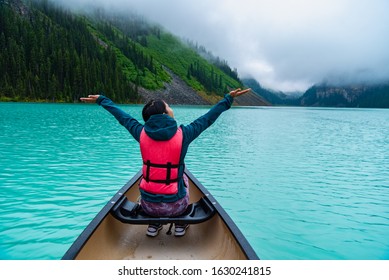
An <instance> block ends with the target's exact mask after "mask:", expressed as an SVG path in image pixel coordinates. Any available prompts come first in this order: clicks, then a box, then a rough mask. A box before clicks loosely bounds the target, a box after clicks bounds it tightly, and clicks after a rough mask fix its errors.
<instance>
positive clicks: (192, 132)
mask: <svg viewBox="0 0 389 280" xmlns="http://www.w3.org/2000/svg"><path fill="white" fill-rule="evenodd" d="M233 101H234V99H233V97H232V96H231V95H229V94H226V95H225V96H224V98H223V99H222V100H220V101H219V102H218V103H217V104H215V105H214V106H213V107H212V108H211V109H210V110H209V111H208V112H207V113H206V114H204V115H203V116H201V117H199V118H198V119H196V120H195V121H193V122H192V123H191V124H189V125H182V126H181V127H182V130H183V133H184V137H185V140H184V141H185V142H186V143H187V144H189V143H190V142H192V141H193V140H194V139H196V138H197V137H198V136H199V135H200V134H201V133H202V132H203V131H204V130H206V129H207V128H208V127H210V126H211V125H212V124H213V123H214V122H215V121H216V119H217V118H218V117H219V116H220V115H221V114H222V113H223V112H224V111H227V110H228V109H230V108H231V105H232V103H233Z"/></svg>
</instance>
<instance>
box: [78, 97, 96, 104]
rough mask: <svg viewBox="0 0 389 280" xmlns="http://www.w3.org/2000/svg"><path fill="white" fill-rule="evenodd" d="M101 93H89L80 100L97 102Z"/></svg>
mask: <svg viewBox="0 0 389 280" xmlns="http://www.w3.org/2000/svg"><path fill="white" fill-rule="evenodd" d="M99 96H100V95H88V97H81V98H80V100H81V101H82V102H85V103H96V100H97V98H99Z"/></svg>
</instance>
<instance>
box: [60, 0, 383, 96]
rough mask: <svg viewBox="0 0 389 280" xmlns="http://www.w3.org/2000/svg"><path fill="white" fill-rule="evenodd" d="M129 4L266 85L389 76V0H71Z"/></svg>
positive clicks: (70, 0)
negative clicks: (388, 14)
mask: <svg viewBox="0 0 389 280" xmlns="http://www.w3.org/2000/svg"><path fill="white" fill-rule="evenodd" d="M54 2H60V1H58V0H57V1H54ZM64 2H65V3H64V5H67V6H71V7H88V6H95V5H97V4H98V5H101V6H103V7H105V8H107V9H110V10H112V9H114V10H116V9H119V10H120V11H126V10H128V12H129V13H133V12H135V13H138V14H140V15H142V16H144V17H145V18H146V19H148V20H150V21H152V22H155V23H158V24H160V25H162V26H164V27H165V28H166V29H167V30H168V31H170V32H172V33H174V34H175V35H177V36H179V37H183V38H187V39H190V40H192V41H195V42H197V43H198V44H200V45H203V46H204V47H206V49H207V50H209V51H211V52H212V53H213V54H214V55H217V56H219V57H221V58H223V59H225V60H227V61H228V62H229V64H230V66H231V67H232V68H237V69H238V72H239V74H240V76H241V77H245V76H250V77H253V78H255V79H257V80H258V81H259V82H260V83H261V84H262V85H263V86H265V87H268V88H271V89H275V90H283V91H295V90H300V91H304V90H306V89H307V88H308V87H309V86H311V85H313V84H315V83H320V82H323V81H326V82H333V83H338V84H341V83H357V82H380V81H383V80H389V51H388V50H389V36H388V34H389V17H388V16H387V13H388V11H389V1H385V0H361V1H351V0H318V1H310V0H295V1H287V0H273V1H265V0H242V1H234V0H212V1H208V0H187V1H182V0H164V1H160V0H111V1H103V0H94V1H92V0H77V1H75V0H67V1H64Z"/></svg>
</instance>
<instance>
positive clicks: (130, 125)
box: [96, 95, 143, 142]
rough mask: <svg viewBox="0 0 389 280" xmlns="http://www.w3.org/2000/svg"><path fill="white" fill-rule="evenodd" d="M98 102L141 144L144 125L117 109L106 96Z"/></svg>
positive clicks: (101, 97) (101, 96) (102, 96)
mask: <svg viewBox="0 0 389 280" xmlns="http://www.w3.org/2000/svg"><path fill="white" fill-rule="evenodd" d="M96 102H97V104H99V105H100V106H102V107H103V108H104V109H105V110H107V111H108V112H110V113H111V114H112V115H113V116H114V117H115V118H116V119H117V120H118V122H119V123H120V124H121V125H122V126H124V127H125V128H126V129H127V130H128V131H129V132H130V133H131V135H132V136H133V137H134V138H135V140H136V141H138V142H139V138H140V133H141V131H142V129H143V125H142V124H141V123H139V122H138V120H136V119H134V118H133V117H132V116H131V115H129V114H128V113H126V112H124V111H123V110H122V109H120V108H119V107H117V106H116V105H115V103H113V102H112V100H111V99H109V98H108V97H105V96H104V95H100V97H99V98H98V99H97V101H96Z"/></svg>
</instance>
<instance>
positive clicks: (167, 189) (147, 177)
mask: <svg viewBox="0 0 389 280" xmlns="http://www.w3.org/2000/svg"><path fill="white" fill-rule="evenodd" d="M182 137H183V136H182V130H181V128H178V129H177V132H176V134H175V135H174V136H173V137H172V138H170V139H169V140H167V141H156V140H154V139H152V138H150V137H149V136H148V135H147V133H146V132H145V130H144V129H143V130H142V132H141V134H140V141H139V142H140V151H141V154H142V159H143V167H142V173H143V179H142V180H141V182H140V186H139V187H140V188H141V189H142V190H144V191H146V192H149V193H153V194H176V193H177V192H178V180H179V179H180V178H179V175H178V169H179V167H180V165H181V164H180V156H181V148H182Z"/></svg>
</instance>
